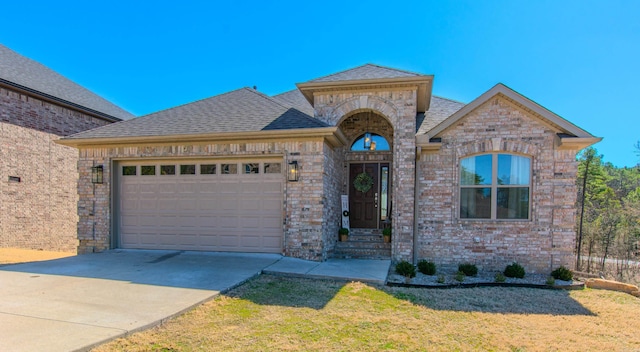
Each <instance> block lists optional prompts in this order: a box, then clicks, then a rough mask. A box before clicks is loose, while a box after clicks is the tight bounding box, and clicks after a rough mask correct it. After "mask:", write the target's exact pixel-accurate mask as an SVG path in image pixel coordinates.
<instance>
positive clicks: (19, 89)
mask: <svg viewBox="0 0 640 352" xmlns="http://www.w3.org/2000/svg"><path fill="white" fill-rule="evenodd" d="M0 87H4V88H7V89H11V90H14V91H17V92H19V93H22V94H27V95H31V96H33V97H35V98H37V99H41V100H44V101H47V102H49V103H52V104H55V105H59V106H63V107H65V108H68V109H72V110H75V111H79V112H81V113H84V114H87V115H90V116H93V117H96V118H99V119H101V120H105V121H109V122H118V121H123V119H121V118H118V117H115V116H111V115H109V114H105V113H103V112H100V111H97V110H93V109H91V108H87V107H85V106H82V105H80V104H76V103H72V102H70V101H67V100H64V99H60V98H58V97H55V96H53V95H50V94H47V93H43V92H40V91H38V90H35V89H31V88H29V87H25V86H23V85H20V84H17V83H14V82H11V81H7V80H5V79H2V78H0Z"/></svg>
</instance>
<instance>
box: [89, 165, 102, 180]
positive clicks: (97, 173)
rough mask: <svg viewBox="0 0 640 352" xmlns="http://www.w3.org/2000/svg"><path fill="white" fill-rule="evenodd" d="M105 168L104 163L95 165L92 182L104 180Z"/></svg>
mask: <svg viewBox="0 0 640 352" xmlns="http://www.w3.org/2000/svg"><path fill="white" fill-rule="evenodd" d="M103 175H104V169H103V167H102V165H98V166H94V167H92V168H91V183H102V182H103V180H104V179H103Z"/></svg>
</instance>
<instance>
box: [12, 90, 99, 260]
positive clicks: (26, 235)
mask: <svg viewBox="0 0 640 352" xmlns="http://www.w3.org/2000/svg"><path fill="white" fill-rule="evenodd" d="M108 123H109V122H107V121H104V120H101V119H97V118H94V117H91V116H88V115H84V114H82V113H79V112H77V111H73V110H69V109H67V108H64V107H60V106H57V105H54V104H51V103H48V102H45V101H42V100H39V99H36V98H33V97H31V96H28V95H25V94H20V93H18V92H15V91H12V90H8V89H4V88H0V177H1V178H0V187H1V189H0V247H19V248H27V249H40V250H52V251H75V250H76V248H77V244H78V239H77V232H76V228H77V221H78V215H77V202H78V194H77V180H78V171H77V170H78V168H77V163H78V151H77V149H75V148H71V147H66V146H62V145H58V144H56V143H55V142H54V141H55V140H57V139H59V138H60V137H61V136H66V135H69V134H73V133H77V132H81V131H84V130H87V129H91V128H94V127H99V126H102V125H105V124H108ZM12 176H13V177H19V178H20V182H14V181H10V180H9V177H12Z"/></svg>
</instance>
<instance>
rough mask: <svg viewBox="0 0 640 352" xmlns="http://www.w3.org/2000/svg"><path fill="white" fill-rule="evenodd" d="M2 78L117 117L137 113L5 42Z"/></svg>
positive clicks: (0, 53) (0, 60) (0, 69)
mask: <svg viewBox="0 0 640 352" xmlns="http://www.w3.org/2000/svg"><path fill="white" fill-rule="evenodd" d="M0 79H2V80H5V81H8V82H10V83H13V84H17V85H18V86H22V87H25V88H29V89H31V90H35V91H37V92H40V93H44V95H49V96H52V97H54V98H57V99H60V100H63V101H66V102H69V103H72V104H75V105H79V106H82V107H84V108H88V109H90V110H94V111H97V112H101V113H103V114H106V115H109V116H111V117H115V118H116V119H121V120H128V119H131V118H133V117H134V115H133V114H131V113H129V112H127V111H125V110H124V109H122V108H120V107H119V106H117V105H115V104H113V103H111V102H109V101H107V100H106V99H104V98H102V97H100V96H98V95H96V94H95V93H93V92H91V91H89V90H88V89H86V88H84V87H82V86H80V85H79V84H77V83H74V82H73V81H71V80H69V79H67V78H65V77H64V76H62V75H60V74H59V73H57V72H55V71H53V70H51V69H50V68H48V67H46V66H44V65H42V64H40V63H38V62H36V61H33V60H31V59H29V58H27V57H24V56H22V55H20V54H18V53H16V52H15V51H13V50H11V49H9V48H7V47H6V46H4V45H2V44H0Z"/></svg>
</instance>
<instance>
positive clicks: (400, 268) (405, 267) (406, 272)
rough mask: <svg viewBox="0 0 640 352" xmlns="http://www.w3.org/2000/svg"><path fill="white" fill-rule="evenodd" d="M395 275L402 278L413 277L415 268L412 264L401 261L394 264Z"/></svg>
mask: <svg viewBox="0 0 640 352" xmlns="http://www.w3.org/2000/svg"><path fill="white" fill-rule="evenodd" d="M396 273H398V274H400V275H402V276H404V277H415V276H416V267H415V266H413V264H411V263H409V262H407V261H404V260H403V261H401V262H400V263H398V264H396Z"/></svg>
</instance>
